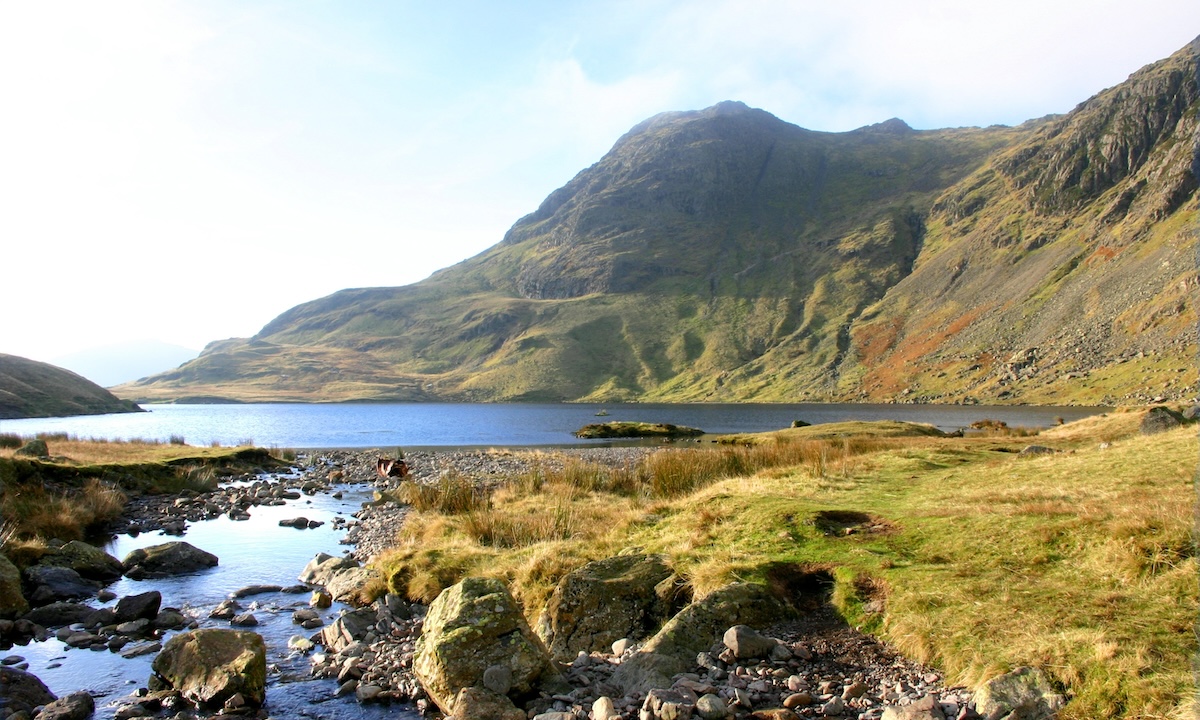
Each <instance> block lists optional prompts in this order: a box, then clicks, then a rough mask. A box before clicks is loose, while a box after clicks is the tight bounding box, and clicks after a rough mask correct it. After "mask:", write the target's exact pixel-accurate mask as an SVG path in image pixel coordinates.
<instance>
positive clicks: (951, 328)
mask: <svg viewBox="0 0 1200 720" xmlns="http://www.w3.org/2000/svg"><path fill="white" fill-rule="evenodd" d="M1198 58H1200V39H1198V40H1197V41H1194V42H1192V43H1190V44H1189V45H1188V46H1187V47H1185V48H1184V49H1182V50H1181V51H1180V52H1178V53H1176V54H1174V55H1172V56H1171V57H1170V58H1168V59H1166V60H1163V61H1161V62H1159V63H1155V64H1153V65H1150V66H1147V67H1145V68H1143V69H1141V70H1139V71H1138V72H1136V73H1134V74H1133V75H1132V76H1131V77H1130V78H1129V80H1128V81H1126V82H1125V83H1122V84H1121V85H1119V86H1117V87H1114V88H1110V89H1108V90H1105V91H1103V92H1101V93H1098V94H1097V95H1096V96H1094V97H1092V98H1091V99H1089V100H1087V101H1085V102H1083V103H1081V104H1080V105H1079V106H1078V107H1076V108H1075V109H1074V110H1072V111H1071V112H1069V113H1067V114H1065V115H1062V116H1051V117H1047V118H1042V119H1039V120H1032V121H1029V122H1027V123H1024V124H1022V125H1021V126H1018V127H1013V128H1009V127H989V128H961V129H952V130H931V131H930V130H913V129H912V128H910V127H908V126H907V125H906V124H904V123H903V122H902V121H900V120H896V119H893V120H889V121H886V122H883V123H879V124H877V125H872V126H868V127H865V128H860V129H858V130H854V131H851V132H847V133H821V132H814V131H810V130H805V129H803V128H799V127H797V126H794V125H791V124H789V123H786V122H783V121H781V120H779V119H778V118H776V117H774V116H773V115H771V114H769V113H767V112H765V111H763V110H758V109H752V108H748V107H746V106H745V105H743V104H741V103H735V102H725V103H720V104H718V105H716V106H713V107H711V108H708V109H706V110H700V111H693V112H673V113H664V114H661V115H658V116H655V117H653V118H650V119H649V120H647V121H645V122H643V123H640V124H639V125H637V126H635V127H634V128H632V129H631V130H630V131H629V132H628V133H626V134H625V135H624V136H622V137H621V138H620V139H619V140H618V141H617V143H616V144H615V145H614V146H613V149H612V150H611V151H610V152H609V153H607V154H606V155H605V156H604V157H603V158H601V159H600V160H599V161H598V162H597V163H596V164H595V165H593V166H591V167H589V168H587V169H585V170H583V171H582V172H580V173H579V174H578V175H577V176H576V177H575V178H574V179H572V180H571V181H570V182H568V183H567V184H566V185H564V186H563V187H562V188H560V189H559V190H556V191H555V192H553V193H551V194H550V196H549V197H547V199H546V200H545V201H544V202H543V203H542V204H541V205H540V206H539V207H538V208H537V210H535V211H534V212H532V213H530V214H529V215H526V216H525V217H523V218H521V219H520V220H518V221H517V222H516V223H515V224H514V225H513V227H512V229H510V230H509V232H508V233H507V234H506V235H505V237H504V238H503V240H502V241H501V242H500V243H498V244H497V245H495V246H493V247H492V248H490V249H488V250H487V251H485V252H483V253H481V254H480V255H478V256H476V257H473V258H470V259H468V260H465V261H463V262H461V263H459V264H457V265H455V266H452V267H450V268H447V269H445V270H442V271H440V272H438V273H436V274H435V275H433V276H432V277H431V278H429V279H427V280H425V281H423V282H420V283H416V284H414V285H410V286H405V287H400V288H366V289H355V290H344V291H341V292H338V293H335V294H333V295H331V296H329V297H326V298H322V299H319V300H315V301H312V302H310V303H305V304H303V305H300V306H297V307H295V308H293V309H291V310H289V311H287V312H286V313H284V314H283V315H281V316H280V317H278V318H276V319H275V320H274V321H272V322H271V323H269V324H268V325H267V326H265V327H264V328H263V329H262V331H260V332H259V333H258V334H257V335H256V336H255V337H254V338H251V339H249V340H232V341H222V342H221V343H214V344H213V345H210V347H209V348H207V349H206V350H205V352H204V353H203V354H202V355H201V356H200V357H199V358H197V359H196V360H194V361H192V362H190V363H187V364H185V365H183V366H181V367H180V368H179V369H177V370H175V371H172V372H169V373H163V374H160V375H157V376H154V377H152V378H148V379H146V380H144V381H139V382H138V383H132V384H128V385H126V386H123V387H122V388H120V389H119V390H118V392H119V393H120V394H122V395H123V396H125V397H137V398H159V399H163V398H173V397H180V396H185V395H204V396H223V397H231V398H237V399H243V400H267V399H276V400H278V399H288V400H367V399H370V400H383V399H393V400H425V399H451V400H489V401H491V400H496V401H499V400H552V401H560V400H598V401H617V400H667V401H745V400H760V401H815V400H843V401H844V400H853V401H925V402H1037V403H1112V404H1119V403H1125V402H1146V401H1149V400H1151V399H1153V398H1154V397H1164V398H1189V399H1190V398H1192V397H1193V396H1194V395H1195V390H1194V385H1195V380H1196V371H1195V367H1194V362H1192V359H1193V358H1194V356H1195V351H1196V337H1195V326H1196V314H1195V304H1194V302H1193V297H1194V295H1195V288H1196V287H1197V274H1196V262H1195V254H1196V247H1197V242H1196V240H1197V238H1196V227H1197V226H1196V222H1197V177H1198V176H1200V165H1198V164H1197V161H1196V157H1197V155H1198V147H1200V146H1198V144H1197V143H1198V141H1197V137H1198V114H1200V81H1198V79H1197V73H1198V68H1200V60H1198Z"/></svg>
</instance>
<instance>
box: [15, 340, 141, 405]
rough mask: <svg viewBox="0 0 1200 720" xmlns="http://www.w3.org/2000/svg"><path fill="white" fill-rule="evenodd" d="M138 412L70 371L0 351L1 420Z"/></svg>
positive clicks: (124, 401)
mask: <svg viewBox="0 0 1200 720" xmlns="http://www.w3.org/2000/svg"><path fill="white" fill-rule="evenodd" d="M119 412H139V408H138V407H137V406H136V405H134V404H133V403H131V402H129V401H128V400H119V399H117V397H116V396H114V395H113V394H112V393H110V392H109V391H107V390H105V389H104V388H102V387H100V386H99V385H97V384H96V383H94V382H92V381H91V380H88V379H86V378H84V377H80V376H79V375H76V374H75V373H73V372H71V371H70V370H64V369H62V368H60V367H56V366H54V365H50V364H49V363H44V362H38V361H36V360H29V359H26V358H23V357H17V356H16V355H4V354H0V419H5V420H8V419H13V418H28V417H58V416H67V415H100V414H103V413H119Z"/></svg>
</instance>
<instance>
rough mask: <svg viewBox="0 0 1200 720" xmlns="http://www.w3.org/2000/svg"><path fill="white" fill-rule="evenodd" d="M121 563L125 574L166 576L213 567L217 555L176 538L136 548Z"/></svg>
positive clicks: (131, 575) (134, 576) (133, 576)
mask: <svg viewBox="0 0 1200 720" xmlns="http://www.w3.org/2000/svg"><path fill="white" fill-rule="evenodd" d="M121 564H122V565H124V566H125V574H126V575H129V576H130V577H132V578H135V579H136V578H138V577H165V576H168V575H180V574H183V573H189V572H196V571H197V570H203V569H205V568H210V567H213V566H214V565H216V564H217V556H216V555H213V554H212V553H209V552H205V551H203V550H201V549H200V548H198V547H196V546H194V545H192V544H191V543H186V542H183V541H182V540H176V541H175V542H169V543H162V544H161V545H151V546H150V547H145V548H140V549H138V550H134V551H133V552H131V553H129V554H128V555H126V556H125V559H124V560H123V561H122V563H121Z"/></svg>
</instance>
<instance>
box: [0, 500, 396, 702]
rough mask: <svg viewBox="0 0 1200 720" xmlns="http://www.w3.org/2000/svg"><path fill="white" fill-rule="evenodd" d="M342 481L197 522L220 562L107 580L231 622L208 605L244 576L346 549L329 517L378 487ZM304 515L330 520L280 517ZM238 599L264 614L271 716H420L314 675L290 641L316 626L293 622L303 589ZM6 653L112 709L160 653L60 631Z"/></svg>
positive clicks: (253, 578) (291, 576)
mask: <svg viewBox="0 0 1200 720" xmlns="http://www.w3.org/2000/svg"><path fill="white" fill-rule="evenodd" d="M338 489H339V490H341V491H342V492H343V497H342V498H341V499H340V500H339V499H334V498H333V497H331V496H330V495H328V494H318V495H315V496H312V497H308V496H305V497H304V498H303V499H301V500H294V501H290V502H288V503H287V504H286V505H278V506H260V507H254V508H251V509H250V514H251V517H250V519H249V520H245V521H239V522H234V521H231V520H229V519H228V518H226V517H225V516H222V517H220V518H217V519H215V520H208V521H204V522H198V523H193V524H191V525H189V526H188V531H187V534H186V535H185V536H184V537H183V538H182V539H183V540H185V541H187V542H189V543H191V544H192V545H195V546H196V547H198V548H200V549H202V550H207V551H208V552H211V553H213V554H214V555H216V556H217V557H218V558H219V561H220V562H219V564H218V565H217V566H216V567H213V568H209V569H207V570H203V571H200V572H196V573H189V574H186V575H180V576H175V577H170V578H159V579H153V580H141V581H139V580H130V579H128V578H122V579H120V580H118V581H117V582H115V583H113V584H112V585H110V586H109V589H110V590H112V591H113V592H114V593H116V594H117V595H118V596H124V595H133V594H137V593H142V592H147V591H149V590H158V591H159V592H161V593H162V596H163V607H176V608H180V609H182V610H183V611H184V613H185V614H187V615H189V616H191V617H195V618H196V619H197V620H199V621H200V625H201V626H202V627H229V623H228V622H223V621H219V620H209V619H208V613H209V612H211V611H212V609H213V608H214V607H215V606H216V605H217V604H218V603H220V602H221V601H222V600H225V599H226V598H228V597H229V595H230V594H231V593H233V592H234V591H235V590H238V589H239V588H242V587H245V586H247V585H259V584H262V585H283V586H287V585H294V584H296V583H297V576H298V575H299V574H300V571H301V570H303V569H304V566H305V564H307V563H308V561H309V560H311V559H312V558H313V556H315V555H316V554H317V553H319V552H326V553H329V554H331V555H336V554H339V553H340V552H342V551H343V550H345V549H346V548H345V546H340V545H339V544H338V541H339V540H340V539H341V537H342V535H343V533H342V532H340V531H336V530H334V529H333V528H332V523H331V521H332V520H333V518H334V517H336V516H338V515H342V516H349V515H350V514H351V513H353V512H355V511H357V510H358V509H359V508H360V507H361V506H362V503H363V502H366V501H369V500H371V493H372V489H371V487H370V486H367V485H356V486H341V487H339V488H338ZM298 515H303V516H304V517H307V518H309V519H313V520H323V521H325V524H324V525H322V526H321V527H318V528H312V529H308V530H296V529H294V528H290V527H279V521H280V520H283V519H287V518H293V517H296V516H298ZM177 539H180V538H175V537H168V536H164V535H161V534H159V533H147V534H143V535H140V536H138V537H136V538H131V537H129V536H126V535H122V536H119V537H117V538H115V539H114V540H113V541H112V543H111V544H110V545H109V546H108V547H107V548H106V550H107V551H108V552H109V553H111V554H112V555H114V556H116V557H117V558H123V557H124V556H125V555H126V554H127V553H129V552H130V551H132V550H135V549H137V548H141V547H146V546H148V545H157V544H159V543H164V542H170V541H172V540H177ZM115 602H116V601H115V600H114V601H113V603H115ZM239 602H241V604H242V605H243V606H244V607H245V608H246V609H248V610H251V611H252V612H253V613H254V615H255V617H256V618H257V619H258V622H259V624H258V625H257V626H256V627H254V628H251V629H252V630H254V632H257V633H259V634H260V635H262V636H263V639H264V640H265V641H266V644H267V665H268V689H267V709H268V710H269V711H270V712H271V715H272V716H274V717H313V718H335V719H336V718H346V719H347V720H349V719H350V718H368V719H372V718H382V717H389V718H396V717H399V718H411V719H415V718H418V717H420V715H419V714H418V713H417V712H416V711H415V710H413V709H412V708H409V707H396V706H392V707H383V706H371V705H365V706H360V705H359V704H358V703H357V702H355V701H354V699H353V698H352V697H349V698H334V697H333V693H334V691H335V690H336V689H337V683H336V681H335V680H332V679H313V678H310V677H309V668H310V663H309V659H308V657H307V656H305V655H301V654H299V653H295V652H291V651H289V650H288V648H287V641H288V638H290V637H291V636H292V635H296V634H302V635H305V636H310V635H311V634H313V633H312V632H310V631H307V630H303V629H302V628H300V626H299V625H295V624H293V623H292V612H293V611H295V610H297V609H299V608H302V607H303V608H307V607H308V594H307V593H305V594H299V595H289V594H284V593H267V594H263V595H256V596H251V597H247V598H243V599H242V600H240V601H239ZM93 604H95V605H96V606H97V607H102V606H103V605H102V604H100V603H93ZM342 608H344V606H342V605H339V604H335V605H334V607H333V608H330V609H328V610H320V611H318V612H320V613H321V616H322V617H323V618H324V619H325V620H326V622H327V623H328V622H330V621H332V619H333V618H334V617H336V616H337V614H338V612H339V611H340V610H341V609H342ZM10 653H11V654H18V655H21V656H22V657H24V658H26V660H28V661H29V670H30V672H32V673H33V674H35V675H37V676H38V677H39V678H41V679H42V681H43V682H44V683H46V685H47V686H48V687H49V688H50V690H51V691H52V692H54V693H55V694H56V695H60V696H61V695H66V694H69V693H72V692H75V691H77V690H87V691H88V692H90V693H92V694H93V695H94V696H95V697H96V717H97V718H111V717H112V716H113V713H114V712H115V711H116V709H117V707H118V706H119V704H120V701H121V699H122V698H124V697H126V696H127V695H129V694H130V693H132V692H134V691H135V690H137V689H138V688H139V687H145V685H146V681H147V679H148V678H149V677H150V674H151V669H150V663H151V662H152V661H153V659H154V656H153V655H147V656H143V657H139V658H133V659H129V660H126V659H124V658H122V657H120V656H119V655H117V654H116V653H111V652H108V651H91V650H87V649H83V650H80V649H73V648H69V647H67V646H66V645H64V644H63V643H62V642H60V641H58V640H54V639H51V640H48V641H46V642H44V643H33V644H30V645H29V646H27V647H21V646H15V647H14V648H13V649H12V650H11V651H10Z"/></svg>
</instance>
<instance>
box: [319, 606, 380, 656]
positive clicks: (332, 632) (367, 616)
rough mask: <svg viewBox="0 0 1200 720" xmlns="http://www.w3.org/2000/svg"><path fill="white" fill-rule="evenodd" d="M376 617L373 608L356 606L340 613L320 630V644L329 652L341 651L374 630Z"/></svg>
mask: <svg viewBox="0 0 1200 720" xmlns="http://www.w3.org/2000/svg"><path fill="white" fill-rule="evenodd" d="M376 619H377V616H376V612H375V608H369V607H366V608H358V609H357V610H351V611H349V612H345V613H342V615H341V616H340V617H338V618H337V619H336V620H334V621H333V622H332V623H331V624H330V625H329V626H328V627H326V628H325V629H324V630H322V631H321V644H322V645H324V646H325V647H326V648H328V649H329V651H330V652H335V653H337V652H341V651H343V650H345V649H346V648H347V647H349V646H350V645H351V644H353V643H355V642H358V641H360V640H362V639H364V638H365V637H366V636H367V633H369V632H370V631H372V630H374V629H375V621H376Z"/></svg>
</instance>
